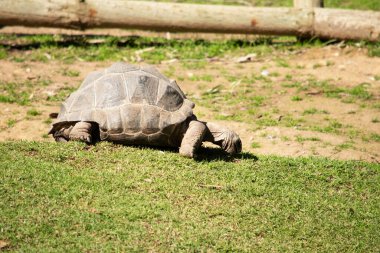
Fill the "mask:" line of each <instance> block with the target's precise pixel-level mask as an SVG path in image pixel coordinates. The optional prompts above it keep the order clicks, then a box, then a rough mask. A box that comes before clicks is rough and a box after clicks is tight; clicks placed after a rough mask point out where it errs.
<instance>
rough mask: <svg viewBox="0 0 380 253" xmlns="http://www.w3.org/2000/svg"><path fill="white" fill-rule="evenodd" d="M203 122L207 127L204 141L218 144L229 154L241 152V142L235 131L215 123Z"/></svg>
mask: <svg viewBox="0 0 380 253" xmlns="http://www.w3.org/2000/svg"><path fill="white" fill-rule="evenodd" d="M205 124H206V126H207V129H206V134H205V138H204V141H209V142H212V143H214V144H216V145H218V146H219V147H221V148H222V149H223V150H224V151H226V152H227V153H229V154H231V155H233V154H237V153H240V152H241V148H242V147H241V146H242V144H241V140H240V137H239V135H237V133H235V132H234V131H232V130H230V129H228V128H227V127H224V126H220V125H218V124H215V123H209V122H207V123H206V122H205Z"/></svg>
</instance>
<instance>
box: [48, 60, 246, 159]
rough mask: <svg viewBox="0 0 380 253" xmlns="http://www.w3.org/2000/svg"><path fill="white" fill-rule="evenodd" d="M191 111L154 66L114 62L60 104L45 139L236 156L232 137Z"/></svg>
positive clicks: (238, 148) (189, 154)
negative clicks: (206, 145) (211, 148)
mask: <svg viewBox="0 0 380 253" xmlns="http://www.w3.org/2000/svg"><path fill="white" fill-rule="evenodd" d="M193 108H194V103H193V102H191V101H190V100H188V99H187V98H186V96H185V94H184V93H183V92H182V90H181V89H180V87H179V86H178V85H177V83H176V81H174V80H169V79H168V78H167V77H165V76H164V75H162V74H161V73H160V72H159V71H158V70H157V69H156V68H154V67H153V66H141V67H140V66H135V65H131V64H128V63H124V62H116V63H114V64H113V65H112V66H110V67H109V68H106V69H105V70H102V71H95V72H91V73H90V74H89V75H88V76H87V77H86V78H85V80H84V81H83V82H82V84H81V86H80V87H79V89H78V90H77V91H75V92H73V93H72V94H71V95H70V96H69V97H68V98H67V99H66V101H65V102H63V103H62V105H61V110H60V113H59V114H58V117H57V120H56V122H55V123H54V124H53V125H52V128H51V130H50V132H49V134H52V135H53V137H54V139H55V140H56V141H63V142H66V141H69V140H76V141H83V142H86V143H88V144H91V143H95V142H97V141H111V142H114V143H120V144H125V145H148V146H161V147H176V148H178V147H179V153H180V154H181V155H183V156H186V157H195V156H196V151H197V149H198V148H199V147H200V146H201V144H202V142H203V141H208V142H212V143H214V144H217V145H218V146H220V147H221V148H222V149H223V150H225V151H226V152H227V153H229V154H236V153H239V152H241V146H242V144H241V140H240V138H239V136H238V135H237V134H236V133H235V132H233V131H231V130H230V129H228V128H226V127H224V126H219V125H217V124H215V123H208V122H203V121H199V120H198V119H197V117H196V116H195V115H194V113H193Z"/></svg>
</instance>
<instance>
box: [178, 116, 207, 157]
mask: <svg viewBox="0 0 380 253" xmlns="http://www.w3.org/2000/svg"><path fill="white" fill-rule="evenodd" d="M205 133H206V126H205V124H203V123H202V122H200V121H197V120H192V121H190V123H189V127H188V129H187V131H186V133H185V136H184V137H183V139H182V142H181V147H180V148H179V153H180V154H181V155H182V156H186V157H190V158H194V156H195V152H196V151H197V150H198V148H199V147H200V146H201V144H202V141H203V138H204V135H205Z"/></svg>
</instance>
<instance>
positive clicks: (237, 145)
mask: <svg viewBox="0 0 380 253" xmlns="http://www.w3.org/2000/svg"><path fill="white" fill-rule="evenodd" d="M222 148H223V149H224V150H225V151H226V152H227V153H229V154H231V155H233V154H238V153H240V152H241V149H242V144H241V140H240V137H239V135H238V134H237V133H235V132H234V131H231V130H227V131H225V132H224V140H223V142H222Z"/></svg>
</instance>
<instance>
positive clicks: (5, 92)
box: [0, 79, 51, 105]
mask: <svg viewBox="0 0 380 253" xmlns="http://www.w3.org/2000/svg"><path fill="white" fill-rule="evenodd" d="M50 83H51V81H50V80H42V79H41V80H36V81H29V80H28V81H25V82H4V81H1V80H0V103H17V104H19V105H28V104H30V102H31V101H32V100H33V97H34V92H35V91H36V89H38V88H39V87H41V86H47V85H49V84H50ZM38 95H41V94H38ZM37 97H38V96H37Z"/></svg>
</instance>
